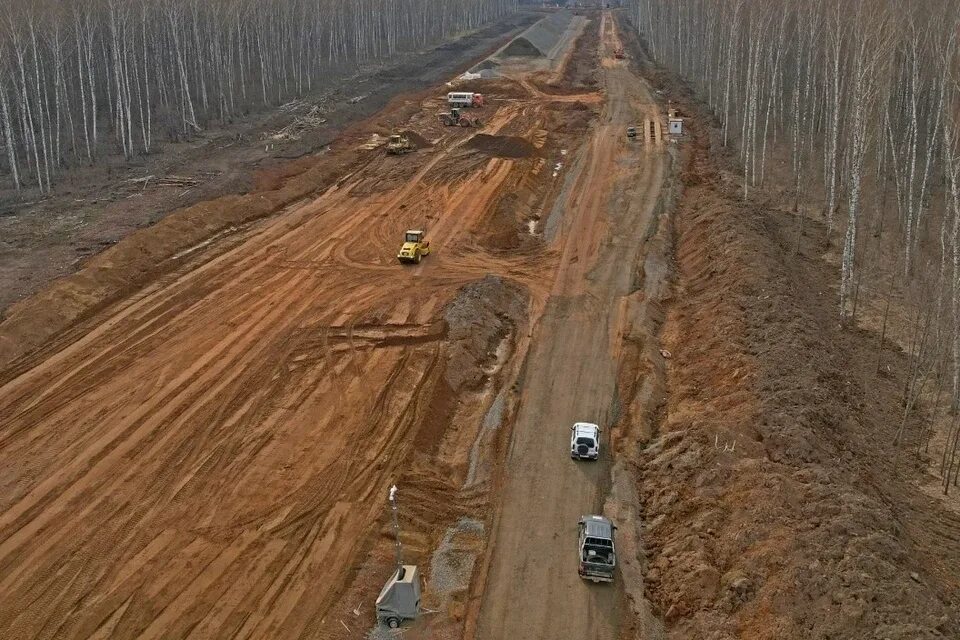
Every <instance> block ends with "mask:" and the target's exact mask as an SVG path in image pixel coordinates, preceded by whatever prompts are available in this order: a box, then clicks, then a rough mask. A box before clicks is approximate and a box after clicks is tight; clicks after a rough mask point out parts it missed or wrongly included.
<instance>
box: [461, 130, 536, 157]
mask: <svg viewBox="0 0 960 640" xmlns="http://www.w3.org/2000/svg"><path fill="white" fill-rule="evenodd" d="M467 147H468V148H470V149H473V150H475V151H479V152H480V153H483V154H486V155H488V156H494V157H496V158H529V157H531V156H533V155H535V154H536V153H537V148H536V147H534V146H533V145H532V144H531V143H530V141H528V140H526V139H524V138H521V137H519V136H492V135H489V134H486V133H478V134H477V135H475V136H473V138H471V139H470V142H468V143H467Z"/></svg>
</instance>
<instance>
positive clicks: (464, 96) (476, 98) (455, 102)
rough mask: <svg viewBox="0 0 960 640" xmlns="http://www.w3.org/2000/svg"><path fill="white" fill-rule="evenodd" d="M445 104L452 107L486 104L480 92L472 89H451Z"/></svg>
mask: <svg viewBox="0 0 960 640" xmlns="http://www.w3.org/2000/svg"><path fill="white" fill-rule="evenodd" d="M447 104H449V105H450V107H451V108H454V107H477V108H479V107H482V106H483V105H485V104H486V100H484V97H483V94H482V93H474V92H472V91H451V92H450V93H448V94H447Z"/></svg>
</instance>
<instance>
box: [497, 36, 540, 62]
mask: <svg viewBox="0 0 960 640" xmlns="http://www.w3.org/2000/svg"><path fill="white" fill-rule="evenodd" d="M503 55H504V56H506V57H509V58H540V57H543V52H542V51H540V49H537V47H535V46H534V45H533V43H532V42H530V41H529V40H527V39H526V38H517V39H516V40H514V41H513V42H511V43H510V44H508V45H507V48H506V49H504V50H503Z"/></svg>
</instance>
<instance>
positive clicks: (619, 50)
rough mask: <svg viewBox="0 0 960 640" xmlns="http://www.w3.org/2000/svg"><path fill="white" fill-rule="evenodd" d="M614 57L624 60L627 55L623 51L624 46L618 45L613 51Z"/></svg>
mask: <svg viewBox="0 0 960 640" xmlns="http://www.w3.org/2000/svg"><path fill="white" fill-rule="evenodd" d="M613 57H614V58H616V59H617V60H623V59H624V58H626V57H627V55H626V54H625V53H624V52H623V47H617V49H616V50H615V51H614V52H613Z"/></svg>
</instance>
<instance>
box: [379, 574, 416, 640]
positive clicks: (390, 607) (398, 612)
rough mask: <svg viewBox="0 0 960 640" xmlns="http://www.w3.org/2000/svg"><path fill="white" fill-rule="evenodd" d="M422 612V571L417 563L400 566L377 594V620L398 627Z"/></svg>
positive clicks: (392, 627)
mask: <svg viewBox="0 0 960 640" xmlns="http://www.w3.org/2000/svg"><path fill="white" fill-rule="evenodd" d="M419 614H420V571H419V570H418V569H417V567H416V565H412V564H405V565H402V566H400V567H399V568H398V569H397V570H396V571H394V573H393V575H392V576H391V577H390V579H389V580H387V583H386V584H385V585H383V589H381V590H380V595H379V596H377V621H378V622H380V623H381V624H385V625H387V626H388V627H390V628H391V629H396V628H397V627H399V626H400V623H401V622H403V621H404V620H413V619H414V618H416V617H417V616H418V615H419Z"/></svg>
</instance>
